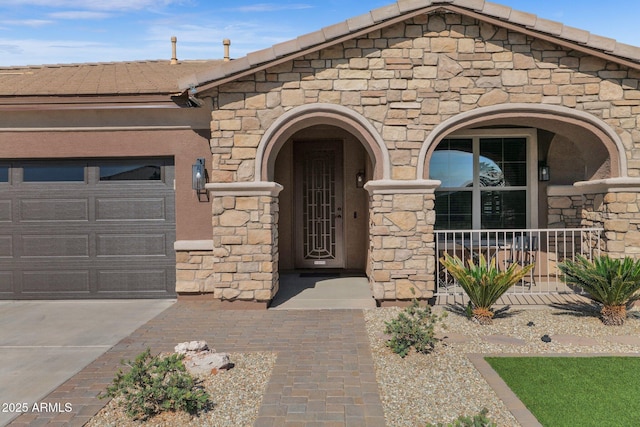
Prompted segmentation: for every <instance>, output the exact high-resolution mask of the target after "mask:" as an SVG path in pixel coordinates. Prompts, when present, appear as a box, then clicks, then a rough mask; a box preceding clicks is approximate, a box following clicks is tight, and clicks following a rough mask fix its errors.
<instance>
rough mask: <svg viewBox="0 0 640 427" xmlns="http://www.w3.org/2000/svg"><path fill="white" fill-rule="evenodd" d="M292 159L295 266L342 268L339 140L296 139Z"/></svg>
mask: <svg viewBox="0 0 640 427" xmlns="http://www.w3.org/2000/svg"><path fill="white" fill-rule="evenodd" d="M294 159H295V165H296V167H295V194H296V197H295V225H296V226H295V242H296V244H295V252H296V268H343V267H344V256H343V255H344V250H343V243H344V239H343V227H342V216H343V212H342V207H343V200H342V185H343V183H342V143H341V142H340V141H313V142H310V141H298V142H296V143H295V146H294Z"/></svg>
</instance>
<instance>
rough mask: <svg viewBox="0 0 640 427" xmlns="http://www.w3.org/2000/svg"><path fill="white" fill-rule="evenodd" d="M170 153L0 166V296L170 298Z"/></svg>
mask: <svg viewBox="0 0 640 427" xmlns="http://www.w3.org/2000/svg"><path fill="white" fill-rule="evenodd" d="M173 170H174V168H173V160H172V159H127V160H117V159H109V160H90V161H87V160H84V161H80V160H76V161H49V162H29V161H14V162H7V163H3V164H2V163H0V298H1V299H68V298H167V297H171V296H173V295H175V252H174V250H173V243H174V241H175V194H174V190H173V178H174V173H173Z"/></svg>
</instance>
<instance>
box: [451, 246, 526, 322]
mask: <svg viewBox="0 0 640 427" xmlns="http://www.w3.org/2000/svg"><path fill="white" fill-rule="evenodd" d="M440 262H441V263H442V265H444V266H445V268H446V269H447V270H448V271H449V273H450V274H451V275H452V276H453V277H454V278H455V279H456V281H457V282H458V284H460V286H461V287H462V289H463V290H464V291H465V293H466V294H467V296H468V297H469V303H470V305H471V315H472V316H473V318H474V319H475V320H477V321H478V323H480V324H481V325H488V324H491V323H492V319H493V315H494V312H493V310H492V308H491V307H492V306H493V304H495V302H496V301H497V300H498V298H500V297H501V296H502V295H503V294H504V293H505V292H506V291H507V290H508V289H509V288H510V287H511V286H513V285H515V284H516V283H518V282H519V281H521V280H522V279H523V278H524V277H525V276H526V275H527V274H528V273H529V271H531V269H532V268H533V266H534V264H528V265H525V266H520V265H519V264H511V265H510V266H509V268H507V269H506V270H503V271H501V270H500V269H498V268H497V267H496V260H495V258H492V259H491V261H489V262H487V260H486V259H485V257H484V256H483V255H480V256H479V258H478V263H477V264H476V263H475V261H474V260H473V258H470V259H469V261H467V266H465V265H464V262H463V261H462V260H461V259H460V258H458V257H452V256H451V255H449V254H447V253H445V254H444V258H440Z"/></svg>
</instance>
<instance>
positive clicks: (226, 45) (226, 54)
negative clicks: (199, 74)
mask: <svg viewBox="0 0 640 427" xmlns="http://www.w3.org/2000/svg"><path fill="white" fill-rule="evenodd" d="M222 44H223V45H224V61H225V62H228V61H230V60H231V57H230V56H229V46H231V40H229V39H224V40H222Z"/></svg>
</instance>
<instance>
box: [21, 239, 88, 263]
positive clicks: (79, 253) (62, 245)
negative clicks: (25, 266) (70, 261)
mask: <svg viewBox="0 0 640 427" xmlns="http://www.w3.org/2000/svg"><path fill="white" fill-rule="evenodd" d="M22 257H23V258H72V257H89V236H88V235H87V234H79V235H27V236H22Z"/></svg>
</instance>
